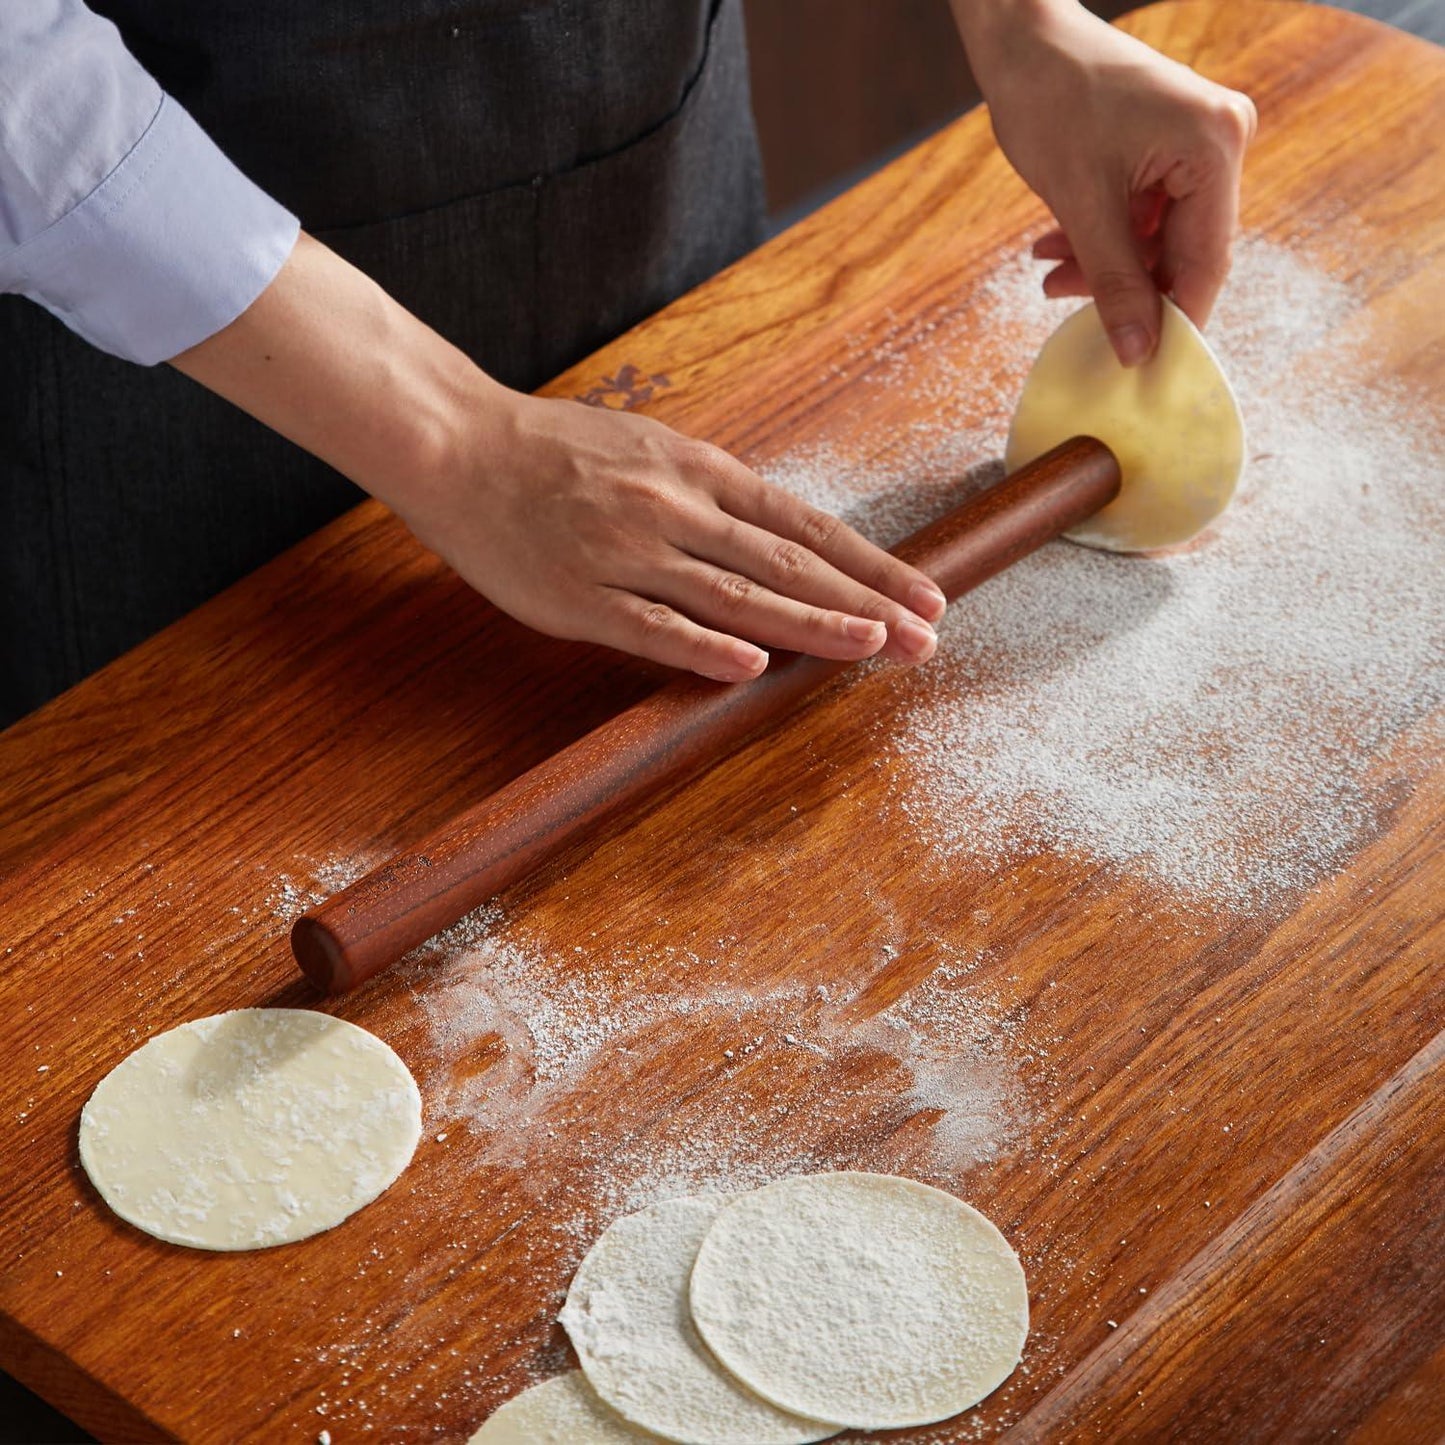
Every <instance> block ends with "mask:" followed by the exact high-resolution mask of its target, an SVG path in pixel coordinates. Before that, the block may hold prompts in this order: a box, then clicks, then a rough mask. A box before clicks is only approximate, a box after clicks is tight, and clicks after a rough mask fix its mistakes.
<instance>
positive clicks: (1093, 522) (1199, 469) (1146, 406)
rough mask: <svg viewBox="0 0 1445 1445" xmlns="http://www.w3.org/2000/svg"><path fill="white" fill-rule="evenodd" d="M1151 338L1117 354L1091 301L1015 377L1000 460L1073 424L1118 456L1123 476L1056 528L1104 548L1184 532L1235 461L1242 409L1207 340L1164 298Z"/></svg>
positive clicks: (1226, 486) (1200, 521)
mask: <svg viewBox="0 0 1445 1445" xmlns="http://www.w3.org/2000/svg"><path fill="white" fill-rule="evenodd" d="M1163 309H1164V315H1163V325H1162V327H1161V330H1160V336H1159V346H1158V349H1157V350H1156V351H1155V353H1154V355H1153V356H1152V357H1151V358H1150V359H1149V360H1148V361H1146V362H1145V363H1144V364H1143V365H1142V366H1135V367H1125V366H1121V365H1120V364H1119V361H1118V359H1117V358H1116V357H1115V355H1114V352H1113V348H1112V347H1111V346H1110V345H1109V337H1108V334H1107V333H1106V332H1105V330H1104V326H1103V323H1102V322H1101V321H1100V319H1099V311H1098V308H1097V307H1096V306H1095V305H1094V304H1093V303H1092V302H1090V303H1089V304H1088V305H1086V306H1084V307H1083V308H1082V309H1080V310H1078V311H1076V312H1074V313H1073V315H1072V316H1070V317H1069V318H1068V319H1067V320H1066V321H1065V322H1064V323H1063V324H1062V325H1061V326H1060V327H1059V329H1058V330H1057V331H1055V332H1054V334H1053V335H1052V336H1051V337H1049V339H1048V340H1047V341H1046V342H1045V343H1044V346H1043V350H1042V351H1040V352H1039V356H1038V360H1037V361H1035V362H1034V365H1033V370H1031V371H1030V372H1029V374H1028V379H1027V380H1026V381H1025V382H1024V389H1023V395H1022V396H1021V397H1020V398H1019V404H1018V410H1017V412H1015V414H1014V420H1013V426H1012V428H1011V429H1010V430H1009V438H1008V446H1007V448H1006V449H1005V452H1004V465H1005V466H1006V467H1007V468H1008V470H1009V471H1013V470H1015V469H1016V468H1018V467H1021V466H1023V464H1024V463H1025V462H1030V461H1032V460H1033V459H1034V458H1035V457H1037V456H1041V455H1042V454H1043V453H1044V452H1046V451H1048V450H1049V449H1050V448H1051V447H1056V446H1057V445H1058V444H1059V443H1060V442H1062V441H1067V440H1068V438H1069V437H1072V436H1092V437H1097V438H1098V439H1099V440H1100V441H1101V442H1103V443H1104V444H1105V445H1106V446H1107V447H1108V448H1109V449H1110V450H1111V451H1112V452H1113V453H1114V455H1115V456H1116V457H1117V458H1118V459H1119V469H1120V472H1121V473H1122V475H1123V487H1122V489H1121V490H1120V493H1119V495H1118V497H1116V498H1115V499H1114V501H1112V502H1110V503H1109V505H1108V506H1107V507H1105V508H1104V509H1103V510H1102V511H1100V512H1097V513H1095V515H1094V516H1092V517H1090V518H1089V519H1088V520H1087V521H1084V522H1081V523H1080V524H1079V525H1078V526H1077V527H1073V528H1071V529H1070V530H1069V531H1068V532H1066V533H1065V535H1066V536H1067V537H1069V538H1070V540H1072V541H1075V542H1082V543H1084V544H1085V545H1086V546H1090V547H1102V548H1104V549H1106V550H1107V551H1111V552H1148V551H1152V550H1154V549H1155V548H1159V547H1173V546H1177V545H1178V544H1179V543H1181V542H1187V541H1188V540H1189V539H1190V538H1191V537H1193V536H1194V535H1195V534H1196V533H1198V532H1201V531H1203V529H1204V528H1205V527H1207V526H1208V525H1209V523H1210V522H1212V521H1213V520H1214V519H1215V518H1216V517H1217V516H1218V515H1219V514H1220V513H1221V512H1222V511H1223V510H1224V509H1225V508H1226V507H1227V506H1228V505H1229V501H1230V498H1231V497H1233V496H1234V489H1235V487H1236V486H1237V485H1238V482H1239V475H1240V471H1241V469H1242V468H1243V465H1244V419H1243V418H1242V417H1241V416H1240V413H1239V403H1238V402H1237V401H1236V400H1235V397H1234V392H1233V391H1232V390H1230V386H1229V381H1228V379H1227V378H1226V377H1225V375H1224V372H1223V370H1222V369H1221V367H1220V365H1219V362H1218V361H1217V360H1216V358H1215V355H1214V353H1213V352H1212V351H1211V350H1210V349H1209V343H1208V342H1207V341H1205V339H1204V338H1203V337H1202V336H1201V335H1200V334H1199V332H1198V331H1197V330H1196V329H1195V327H1194V324H1193V323H1192V322H1191V321H1190V320H1189V318H1188V317H1187V316H1185V314H1184V313H1183V312H1182V311H1181V310H1180V309H1179V308H1178V307H1177V306H1176V305H1175V304H1174V303H1173V302H1172V301H1170V300H1169V299H1168V298H1167V297H1166V298H1164V308H1163Z"/></svg>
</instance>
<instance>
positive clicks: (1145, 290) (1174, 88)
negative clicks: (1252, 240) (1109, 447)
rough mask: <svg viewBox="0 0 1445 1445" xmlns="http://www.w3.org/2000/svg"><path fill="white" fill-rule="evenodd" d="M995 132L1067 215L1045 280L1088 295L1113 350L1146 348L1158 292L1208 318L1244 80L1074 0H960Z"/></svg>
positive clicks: (1139, 355)
mask: <svg viewBox="0 0 1445 1445" xmlns="http://www.w3.org/2000/svg"><path fill="white" fill-rule="evenodd" d="M952 4H953V9H954V15H955V18H956V19H957V21H958V27H959V32H960V34H961V35H962V36H963V42H964V47H965V49H966V50H967V51H968V56H969V61H970V63H971V64H972V66H973V71H974V76H975V78H976V79H977V81H978V84H979V88H980V89H981V90H982V92H983V96H984V99H985V100H986V101H987V102H988V105H989V110H990V113H991V117H992V120H993V127H994V133H995V135H996V136H997V137H998V142H999V145H1000V146H1001V147H1002V148H1003V151H1004V154H1005V155H1007V156H1008V158H1009V160H1010V161H1011V162H1012V164H1013V166H1014V168H1015V170H1017V171H1018V173H1019V174H1020V175H1021V176H1022V177H1023V178H1024V180H1025V181H1027V182H1028V184H1029V185H1030V186H1031V187H1032V188H1033V190H1034V191H1035V192H1037V193H1038V195H1039V196H1040V197H1041V198H1042V200H1043V201H1044V203H1045V204H1046V205H1047V206H1048V207H1049V209H1050V210H1051V211H1052V212H1053V213H1054V216H1055V218H1056V219H1057V221H1058V223H1059V228H1058V229H1057V230H1055V231H1051V232H1049V233H1048V234H1047V235H1046V236H1044V237H1042V238H1041V239H1040V240H1039V241H1038V242H1037V243H1036V244H1035V247H1034V254H1035V255H1036V256H1037V257H1039V259H1041V260H1047V261H1054V262H1057V263H1058V264H1057V265H1056V266H1055V268H1054V270H1053V271H1052V272H1050V274H1049V276H1048V277H1047V279H1046V280H1045V283H1044V289H1045V291H1046V292H1047V293H1048V294H1049V295H1051V296H1071V295H1092V296H1093V297H1094V299H1095V300H1096V301H1097V302H1098V305H1099V311H1100V314H1101V315H1102V317H1103V320H1104V324H1105V326H1106V327H1107V329H1108V331H1109V335H1110V338H1111V340H1112V341H1113V344H1114V349H1115V352H1116V353H1117V354H1118V356H1119V359H1120V360H1121V361H1123V362H1124V363H1125V365H1130V364H1133V363H1135V362H1138V361H1142V360H1144V359H1145V358H1146V357H1148V356H1149V355H1150V354H1152V352H1153V350H1154V347H1155V345H1156V343H1157V342H1158V339H1159V325H1160V320H1159V292H1160V291H1161V290H1162V291H1166V292H1171V293H1172V294H1173V297H1174V299H1175V301H1176V302H1178V304H1179V306H1180V307H1181V308H1182V309H1183V311H1184V312H1185V314H1186V315H1188V316H1189V318H1190V319H1191V320H1192V321H1194V323H1195V324H1196V325H1198V326H1203V325H1204V324H1205V323H1206V322H1207V321H1208V319H1209V313H1210V311H1211V309H1212V308H1213V306H1214V302H1215V299H1216V297H1217V296H1218V294H1219V290H1220V287H1221V286H1222V285H1223V284H1224V279H1225V277H1226V276H1227V274H1228V272H1229V258H1230V250H1231V247H1232V245H1233V241H1234V233H1235V229H1236V226H1237V224H1238V217H1239V184H1240V176H1241V172H1242V169H1243V164H1244V152H1245V149H1246V147H1247V146H1248V145H1249V142H1250V140H1251V139H1252V138H1253V136H1254V131H1255V125H1256V117H1255V111H1254V106H1253V105H1252V104H1251V103H1250V100H1249V98H1248V97H1247V96H1244V95H1241V94H1240V93H1239V92H1238V91H1233V90H1228V89H1226V88H1225V87H1223V86H1221V85H1216V84H1214V83H1213V82H1212V81H1209V80H1206V79H1204V77H1203V76H1201V75H1198V74H1196V73H1195V72H1194V71H1192V70H1190V69H1189V68H1188V67H1187V66H1184V65H1180V64H1178V63H1177V62H1175V61H1173V60H1170V59H1168V58H1167V57H1165V56H1163V55H1160V54H1159V53H1158V52H1157V51H1155V50H1152V49H1150V48H1149V47H1148V46H1147V45H1145V44H1143V43H1142V42H1141V41H1138V40H1135V39H1134V38H1133V37H1132V36H1129V35H1126V34H1124V32H1123V31H1121V30H1117V29H1115V28H1114V27H1113V26H1111V25H1108V24H1106V23H1105V22H1104V21H1102V20H1100V19H1099V18H1098V17H1097V16H1095V15H1092V14H1090V13H1089V12H1088V11H1087V10H1085V9H1084V7H1083V6H1082V5H1080V4H1078V3H1077V0H952Z"/></svg>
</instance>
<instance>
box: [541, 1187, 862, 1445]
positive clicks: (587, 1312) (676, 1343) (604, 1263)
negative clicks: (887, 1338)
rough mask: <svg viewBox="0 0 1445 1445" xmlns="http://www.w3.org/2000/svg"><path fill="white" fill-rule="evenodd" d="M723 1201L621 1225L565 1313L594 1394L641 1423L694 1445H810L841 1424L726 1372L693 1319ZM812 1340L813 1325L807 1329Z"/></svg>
mask: <svg viewBox="0 0 1445 1445" xmlns="http://www.w3.org/2000/svg"><path fill="white" fill-rule="evenodd" d="M722 1205H723V1200H722V1199H720V1198H718V1197H716V1196H699V1197H697V1198H691V1199H669V1200H665V1201H664V1202H662V1203H661V1204H652V1205H649V1206H648V1207H647V1208H646V1209H642V1210H639V1211H638V1212H637V1213H636V1214H628V1215H625V1216H624V1217H623V1218H621V1219H619V1220H616V1221H615V1222H614V1223H613V1224H611V1225H609V1226H608V1228H607V1229H606V1230H605V1231H604V1232H603V1234H602V1236H601V1238H600V1239H598V1241H597V1243H596V1244H594V1245H593V1246H592V1248H591V1249H590V1250H588V1251H587V1257H586V1259H584V1260H583V1261H582V1264H581V1265H580V1267H579V1268H578V1270H577V1273H576V1275H575V1276H574V1277H573V1280H572V1286H571V1288H570V1289H569V1290H568V1291H567V1303H566V1305H565V1307H564V1308H563V1310H562V1316H561V1319H562V1326H563V1328H564V1329H565V1330H566V1331H567V1333H568V1335H569V1336H571V1339H572V1344H573V1345H574V1346H575V1347H576V1350H577V1359H578V1361H579V1362H580V1363H581V1365H582V1369H583V1372H584V1373H585V1374H586V1376H587V1379H588V1381H589V1383H590V1384H591V1385H592V1388H593V1389H594V1390H596V1391H597V1393H598V1394H599V1395H600V1396H601V1397H602V1398H603V1399H604V1400H605V1401H606V1402H607V1403H608V1404H609V1405H611V1406H612V1408H613V1409H614V1410H616V1411H617V1412H618V1413H619V1414H621V1415H623V1416H625V1417H626V1418H627V1419H628V1420H631V1421H632V1422H633V1423H634V1424H636V1425H641V1426H643V1427H644V1428H645V1429H648V1430H653V1431H655V1432H656V1433H657V1434H659V1435H663V1436H665V1437H666V1438H667V1439H669V1440H680V1441H684V1442H686V1445H804V1442H806V1441H810V1440H826V1439H827V1438H828V1437H829V1436H830V1435H836V1434H837V1433H838V1429H837V1426H835V1425H823V1424H819V1423H818V1421H816V1420H801V1419H799V1418H797V1416H795V1415H791V1414H787V1413H785V1412H784V1411H782V1410H778V1409H775V1408H774V1407H773V1406H772V1405H770V1404H768V1402H767V1401H766V1400H760V1399H759V1398H758V1397H757V1396H756V1395H754V1394H753V1393H752V1392H751V1391H750V1390H748V1389H747V1388H746V1387H745V1386H743V1385H741V1384H739V1383H738V1382H737V1381H736V1380H734V1379H732V1378H731V1376H729V1375H728V1374H727V1373H726V1372H725V1371H723V1370H721V1369H720V1368H719V1367H718V1365H717V1362H716V1361H715V1360H714V1359H713V1358H712V1356H711V1355H710V1354H709V1353H708V1350H707V1347H706V1346H705V1345H704V1344H703V1343H702V1341H701V1340H700V1339H699V1338H698V1336H697V1331H696V1330H695V1329H694V1328H693V1326H692V1321H691V1319H690V1318H689V1317H688V1307H687V1283H688V1275H689V1273H690V1272H691V1270H692V1264H693V1260H694V1259H696V1257H697V1248H698V1245H699V1244H701V1243H702V1239H703V1236H704V1235H705V1234H706V1233H707V1232H708V1228H709V1226H710V1225H711V1224H712V1222H713V1220H714V1219H715V1218H716V1216H717V1213H718V1210H719V1209H720V1208H722ZM798 1324H799V1329H800V1330H801V1331H803V1332H804V1333H806V1331H807V1329H808V1325H809V1322H808V1321H806V1320H802V1321H799V1322H798Z"/></svg>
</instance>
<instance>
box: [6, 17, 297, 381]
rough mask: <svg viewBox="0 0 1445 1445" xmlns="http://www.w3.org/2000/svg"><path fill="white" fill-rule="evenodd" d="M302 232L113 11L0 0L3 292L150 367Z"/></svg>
mask: <svg viewBox="0 0 1445 1445" xmlns="http://www.w3.org/2000/svg"><path fill="white" fill-rule="evenodd" d="M297 231H298V223H297V220H296V217H295V216H293V215H292V214H291V213H290V212H289V211H288V210H287V209H286V208H285V207H284V206H282V205H280V204H279V203H277V202H276V201H274V200H273V199H272V198H271V197H269V196H268V195H267V194H266V193H265V192H264V191H263V190H261V189H260V187H258V186H256V185H255V184H254V183H253V182H252V181H250V180H249V179H248V178H247V177H246V176H244V175H243V174H242V173H241V172H240V171H239V170H238V169H237V168H236V167H235V166H234V165H232V164H231V162H230V161H229V160H228V159H227V158H226V157H225V155H224V154H222V152H221V151H220V149H219V148H218V147H217V146H216V145H215V144H214V143H213V142H212V141H211V139H210V138H209V137H208V136H207V135H206V133H205V132H204V131H203V130H202V129H201V128H200V126H198V125H197V124H196V122H195V121H194V120H193V119H192V118H191V117H190V115H189V114H188V113H187V112H186V110H185V109H184V107H182V106H181V105H179V104H178V103H177V102H176V101H175V100H173V99H172V98H171V97H170V96H167V95H165V94H164V93H163V92H162V91H161V89H160V87H159V86H158V85H157V83H156V81H155V80H154V78H153V77H152V76H150V75H149V74H148V73H147V72H146V71H145V70H144V69H143V68H142V66H141V65H140V64H139V63H138V62H137V61H136V60H135V58H134V57H133V56H132V55H131V54H130V52H129V51H127V50H126V48H125V46H124V44H123V42H122V41H121V38H120V34H119V32H118V31H117V30H116V28H115V26H114V25H112V24H111V23H110V22H109V21H108V20H103V19H101V17H99V16H98V15H96V14H94V13H93V12H92V11H90V10H88V9H87V8H86V7H85V6H84V5H82V4H80V3H78V0H26V3H25V4H23V5H20V4H16V5H10V4H4V5H0V291H9V292H17V293H19V294H20V295H23V296H28V297H30V298H31V299H32V300H34V301H38V302H39V303H40V304H41V305H42V306H44V307H45V308H46V309H47V310H49V311H51V312H53V313H54V314H55V315H56V316H58V317H59V318H60V319H61V320H62V321H63V322H65V324H66V325H67V326H69V327H70V328H71V330H72V331H75V332H76V333H77V334H78V335H80V336H83V337H84V338H85V339H86V340H87V341H89V342H91V343H92V344H93V345H95V346H98V347H100V348H101V349H102V350H104V351H109V352H113V353H114V354H115V355H117V356H122V357H125V358H126V359H127V360H129V361H136V362H140V363H141V364H142V365H154V364H155V363H156V362H159V361H165V360H167V359H169V358H170V357H172V356H175V355H177V354H178V353H179V352H182V351H185V350H186V349H187V348H188V347H191V346H194V345H196V344H197V343H199V342H201V341H204V340H205V339H206V337H208V336H211V335H214V333H215V332H217V331H219V330H220V329H221V328H222V327H224V326H226V325H227V324H228V323H230V322H231V321H233V320H235V318H236V317H237V316H239V315H240V314H241V313H242V312H243V311H244V310H245V309H246V308H247V307H248V306H249V305H250V304H251V303H252V302H253V301H254V300H255V299H256V297H257V296H259V295H260V294H261V292H262V291H264V290H265V289H266V287H267V286H268V285H269V284H270V282H271V281H272V279H273V278H274V277H275V275H276V273H277V272H278V271H279V270H280V269H281V266H282V265H283V263H284V262H285V260H286V258H287V257H288V256H289V255H290V254H291V250H292V248H293V247H294V245H295V243H296V236H297Z"/></svg>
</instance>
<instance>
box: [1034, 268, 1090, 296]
mask: <svg viewBox="0 0 1445 1445" xmlns="http://www.w3.org/2000/svg"><path fill="white" fill-rule="evenodd" d="M1088 294H1089V283H1088V282H1087V281H1086V280H1085V279H1084V272H1083V270H1082V268H1081V267H1080V266H1079V263H1078V262H1077V261H1065V262H1063V263H1062V264H1060V265H1058V266H1055V267H1054V269H1053V270H1052V271H1050V272H1049V273H1048V275H1047V276H1045V277H1044V295H1045V296H1055V297H1057V296H1087V295H1088Z"/></svg>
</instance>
